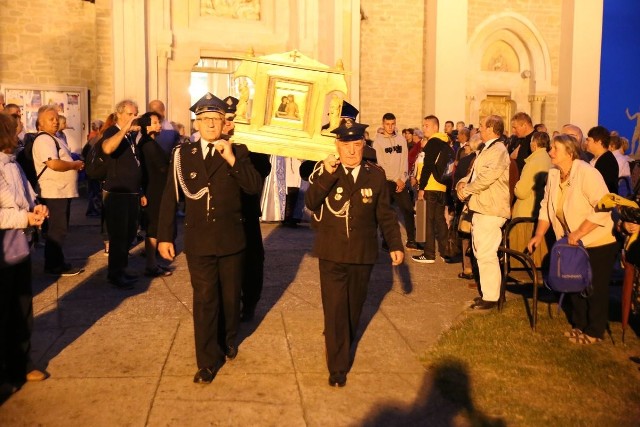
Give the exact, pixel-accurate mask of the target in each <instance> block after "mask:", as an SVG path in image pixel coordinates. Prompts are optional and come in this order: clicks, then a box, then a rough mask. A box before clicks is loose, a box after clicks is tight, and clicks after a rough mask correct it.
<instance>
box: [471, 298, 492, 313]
mask: <svg viewBox="0 0 640 427" xmlns="http://www.w3.org/2000/svg"><path fill="white" fill-rule="evenodd" d="M497 306H498V301H485V300H483V299H482V298H481V299H480V300H479V301H477V302H474V303H473V304H472V305H471V309H472V310H491V309H492V308H495V307H497Z"/></svg>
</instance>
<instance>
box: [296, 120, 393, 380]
mask: <svg viewBox="0 0 640 427" xmlns="http://www.w3.org/2000/svg"><path fill="white" fill-rule="evenodd" d="M366 127H367V125H364V124H360V123H352V124H351V126H346V124H345V123H342V124H341V125H340V126H339V127H338V128H336V129H334V130H333V131H332V133H335V134H336V149H337V151H338V155H339V158H336V157H335V156H334V155H329V156H328V157H327V158H326V159H325V160H324V161H323V162H322V163H319V167H318V168H317V170H316V171H315V172H314V173H312V174H311V176H310V178H309V183H310V184H311V185H310V186H309V189H308V190H307V192H306V194H305V204H306V206H307V208H309V209H310V210H312V211H314V223H313V225H314V228H315V229H316V231H317V233H316V241H315V244H314V252H315V254H316V256H317V257H318V258H319V268H320V290H321V293H322V308H323V311H324V335H325V345H326V353H327V365H328V368H329V373H330V375H329V385H331V386H338V387H343V386H344V385H345V384H346V382H347V372H348V371H349V368H350V359H349V354H350V348H351V345H352V344H353V342H354V339H355V337H356V331H357V329H358V321H359V319H360V314H361V312H362V306H363V304H364V301H365V299H366V297H367V286H368V283H369V277H370V275H371V270H372V269H373V265H374V264H375V262H376V259H377V257H378V241H377V232H376V230H377V227H378V226H379V227H380V228H381V229H382V233H383V235H384V238H385V239H386V241H387V243H388V245H389V254H390V256H391V262H392V265H399V264H401V263H402V261H403V259H404V252H403V245H402V238H401V235H400V227H399V226H398V219H397V217H396V214H395V211H394V210H393V208H392V207H391V205H390V197H389V186H388V185H387V183H386V178H385V174H384V171H383V170H382V169H381V168H380V167H378V166H377V165H375V164H373V163H370V162H367V161H363V159H362V152H363V148H364V146H365V142H364V130H365V128H366Z"/></svg>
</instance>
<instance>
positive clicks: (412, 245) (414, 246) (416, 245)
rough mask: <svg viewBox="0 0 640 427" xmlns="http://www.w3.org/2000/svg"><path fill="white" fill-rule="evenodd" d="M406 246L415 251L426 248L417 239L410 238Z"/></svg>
mask: <svg viewBox="0 0 640 427" xmlns="http://www.w3.org/2000/svg"><path fill="white" fill-rule="evenodd" d="M405 246H406V247H407V249H412V250H414V251H422V250H424V247H423V246H422V245H421V244H419V243H416V241H415V240H408V241H407V244H406V245H405Z"/></svg>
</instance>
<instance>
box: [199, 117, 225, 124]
mask: <svg viewBox="0 0 640 427" xmlns="http://www.w3.org/2000/svg"><path fill="white" fill-rule="evenodd" d="M196 120H198V121H200V122H203V123H204V124H206V125H212V124H214V123H222V121H223V120H224V119H223V118H222V117H198V118H197V119H196Z"/></svg>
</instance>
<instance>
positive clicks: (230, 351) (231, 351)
mask: <svg viewBox="0 0 640 427" xmlns="http://www.w3.org/2000/svg"><path fill="white" fill-rule="evenodd" d="M224 355H225V356H227V359H229V360H233V359H235V358H236V356H237V355H238V347H236V346H235V345H228V346H227V349H226V350H225V352H224Z"/></svg>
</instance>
